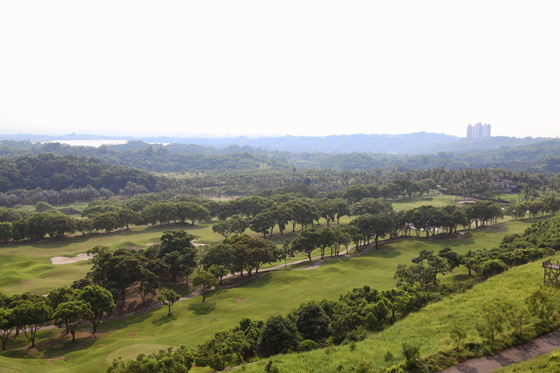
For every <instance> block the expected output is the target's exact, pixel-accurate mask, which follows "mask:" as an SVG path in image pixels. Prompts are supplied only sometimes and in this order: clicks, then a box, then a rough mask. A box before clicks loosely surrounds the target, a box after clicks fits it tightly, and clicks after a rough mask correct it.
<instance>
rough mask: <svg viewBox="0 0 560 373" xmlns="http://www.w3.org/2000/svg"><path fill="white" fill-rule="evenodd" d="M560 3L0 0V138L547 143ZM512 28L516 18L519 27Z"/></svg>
mask: <svg viewBox="0 0 560 373" xmlns="http://www.w3.org/2000/svg"><path fill="white" fill-rule="evenodd" d="M559 13H560V3H559V2H557V1H551V0H543V1H539V2H533V3H527V2H515V1H513V2H512V1H504V0H497V1H492V2H488V1H482V0H473V1H470V2H464V3H457V2H449V1H445V0H429V1H427V2H417V1H412V0H405V1H403V2H398V3H397V2H370V1H365V0H364V1H362V0H357V1H355V2H351V3H348V2H329V1H326V2H325V1H316V0H309V1H304V2H301V1H295V0H286V1H283V2H280V3H270V2H262V1H257V0H240V1H235V2H230V1H219V0H218V1H217V2H183V1H178V0H170V1H169V2H165V3H157V4H156V3H146V2H137V1H132V0H123V1H118V2H114V1H108V0H100V1H96V2H95V3H84V2H76V1H71V0H53V1H49V2H45V1H40V0H30V1H26V2H19V1H11V2H10V1H4V2H0V35H2V36H0V51H1V53H2V58H0V133H11V134H17V133H20V134H21V133H36V134H45V133H46V134H54V135H63V134H68V133H71V132H75V133H81V134H95V135H110V136H122V135H129V136H138V137H140V136H180V137H185V136H198V137H208V136H211V137H226V136H227V137H229V136H239V135H244V136H251V137H256V136H281V135H294V136H297V135H300V136H325V135H336V134H358V133H363V134H404V133H412V132H420V131H426V132H434V133H445V134H449V135H455V136H458V137H465V126H467V125H468V124H469V123H476V122H478V121H481V122H483V123H491V124H492V127H493V128H492V136H515V137H527V136H531V137H556V136H557V135H558V134H559V132H560V110H558V102H560V89H558V87H560V52H559V51H558V50H557V48H554V47H553V46H554V45H556V44H557V35H560V22H557V15H558V14H559ZM520 25H522V27H520Z"/></svg>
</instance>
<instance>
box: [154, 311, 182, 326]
mask: <svg viewBox="0 0 560 373" xmlns="http://www.w3.org/2000/svg"><path fill="white" fill-rule="evenodd" d="M175 320H177V317H176V316H175V315H174V314H173V313H172V314H171V315H168V314H165V315H164V316H162V317H160V318H159V319H157V320H154V321H152V325H154V326H161V325H164V324H167V323H168V322H171V321H175Z"/></svg>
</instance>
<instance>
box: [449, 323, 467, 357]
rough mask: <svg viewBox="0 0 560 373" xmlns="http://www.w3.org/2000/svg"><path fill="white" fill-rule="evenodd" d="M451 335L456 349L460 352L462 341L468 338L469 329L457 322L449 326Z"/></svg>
mask: <svg viewBox="0 0 560 373" xmlns="http://www.w3.org/2000/svg"><path fill="white" fill-rule="evenodd" d="M449 337H450V338H451V341H452V342H453V344H454V345H455V350H456V351H457V352H459V347H461V341H462V340H464V339H465V338H467V330H466V329H465V328H464V327H463V326H461V325H458V324H455V325H453V326H451V328H449Z"/></svg>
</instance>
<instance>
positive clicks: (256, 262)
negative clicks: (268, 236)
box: [224, 234, 282, 276]
mask: <svg viewBox="0 0 560 373" xmlns="http://www.w3.org/2000/svg"><path fill="white" fill-rule="evenodd" d="M224 242H225V243H226V244H229V245H231V246H232V247H233V249H234V252H235V256H236V262H237V264H238V265H239V266H240V267H241V268H242V269H244V270H246V271H247V273H248V275H249V276H251V275H252V272H253V270H255V272H256V273H258V272H259V268H260V267H261V266H262V265H263V264H269V263H274V262H276V261H278V260H279V259H280V257H281V256H282V252H281V250H279V249H278V248H277V247H276V245H274V244H273V243H272V242H270V241H269V240H265V239H263V238H255V237H250V236H248V235H246V234H243V235H236V236H232V237H230V238H228V239H227V240H226V241H224Z"/></svg>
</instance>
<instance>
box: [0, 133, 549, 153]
mask: <svg viewBox="0 0 560 373" xmlns="http://www.w3.org/2000/svg"><path fill="white" fill-rule="evenodd" d="M122 139H124V140H129V141H138V140H141V141H143V142H149V143H165V144H183V145H189V146H191V145H192V148H193V150H194V149H196V148H197V147H213V148H217V149H223V148H227V147H232V146H233V147H240V148H241V149H242V148H243V147H251V148H262V149H265V150H269V151H288V152H292V153H303V152H309V153H317V152H320V153H328V154H345V153H378V154H379V153H383V154H401V155H404V154H409V155H418V154H436V153H437V152H440V151H461V152H471V151H481V150H490V149H499V148H504V147H512V146H521V145H531V144H534V143H537V142H540V141H545V140H549V139H548V138H532V137H525V138H515V137H503V136H501V137H490V138H484V139H466V138H460V137H457V136H450V135H446V134H440V133H429V132H415V133H408V134H399V135H383V134H369V135H367V134H354V135H330V136H322V137H321V136H279V137H258V138H249V137H245V136H239V137H224V138H201V137H185V138H183V137H170V136H160V137H133V136H122V137H111V136H94V135H77V134H74V133H73V134H69V135H64V136H50V135H33V134H25V135H0V140H20V141H21V140H30V141H32V142H43V141H53V140H122ZM194 152H196V151H194Z"/></svg>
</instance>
